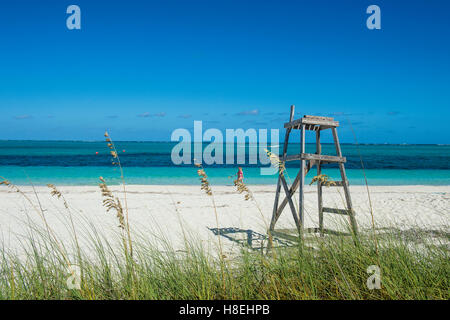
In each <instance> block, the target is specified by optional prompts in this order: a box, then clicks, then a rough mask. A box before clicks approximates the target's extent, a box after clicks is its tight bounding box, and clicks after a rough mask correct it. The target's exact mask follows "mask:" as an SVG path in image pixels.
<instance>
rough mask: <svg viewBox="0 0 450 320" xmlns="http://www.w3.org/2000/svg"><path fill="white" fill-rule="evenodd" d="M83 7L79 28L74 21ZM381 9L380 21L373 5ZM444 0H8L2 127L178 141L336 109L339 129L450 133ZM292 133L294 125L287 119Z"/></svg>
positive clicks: (37, 133) (11, 133) (11, 134)
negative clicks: (370, 25)
mask: <svg viewBox="0 0 450 320" xmlns="http://www.w3.org/2000/svg"><path fill="white" fill-rule="evenodd" d="M71 4H76V5H78V6H80V8H81V30H68V29H67V27H66V18H67V17H68V14H66V8H67V6H69V5H71ZM371 4H376V5H378V6H379V7H380V8H381V27H382V29H381V30H368V29H367V28H366V19H367V17H368V16H369V15H368V14H366V8H367V7H368V6H369V5H371ZM449 12H450V3H449V2H448V1H411V0H410V1H399V0H397V1H393V0H391V1H379V0H372V1H364V0H361V1H349V0H342V1H331V0H330V1H261V0H259V1H245V0H239V1H231V0H227V1H219V0H209V1H195V0H192V1H171V0H166V1H131V0H128V1H93V0H89V1H81V0H71V1H63V0H58V1H56V0H55V1H22V0H17V1H8V2H6V1H2V2H1V3H0V36H1V39H0V111H1V117H0V128H1V129H0V139H51V140H58V139H69V140H100V139H102V135H103V131H104V130H105V128H107V129H109V131H110V132H111V134H112V136H113V138H115V139H116V140H169V139H170V134H171V132H172V130H174V129H176V128H180V127H182V128H188V129H189V128H192V126H193V121H194V120H203V121H205V124H204V127H205V128H210V127H214V128H219V129H225V128H240V127H242V128H280V129H281V128H282V124H283V122H285V121H286V118H287V117H288V115H289V106H290V105H291V104H295V105H296V109H297V112H298V116H299V115H300V114H320V115H334V116H335V118H336V119H338V120H340V121H341V122H342V128H340V135H341V140H342V141H344V142H354V138H353V134H352V132H351V131H350V130H349V125H348V123H349V122H350V123H352V127H353V129H354V130H355V132H356V135H357V137H358V140H359V142H362V143H386V142H387V143H450V133H449V130H448V119H449V118H450V111H449V110H450V77H449V76H450V44H449V39H450V19H449ZM282 134H284V131H282Z"/></svg>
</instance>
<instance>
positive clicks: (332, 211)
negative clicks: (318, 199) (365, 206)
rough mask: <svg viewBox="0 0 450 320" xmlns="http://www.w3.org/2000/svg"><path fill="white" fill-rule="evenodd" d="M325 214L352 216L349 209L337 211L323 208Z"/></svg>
mask: <svg viewBox="0 0 450 320" xmlns="http://www.w3.org/2000/svg"><path fill="white" fill-rule="evenodd" d="M322 211H323V212H329V213H336V214H343V215H350V211H351V210H348V209H336V208H328V207H323V208H322Z"/></svg>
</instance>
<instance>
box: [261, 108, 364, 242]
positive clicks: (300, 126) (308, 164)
mask: <svg viewBox="0 0 450 320" xmlns="http://www.w3.org/2000/svg"><path fill="white" fill-rule="evenodd" d="M294 110H295V106H294V105H292V106H291V115H290V118H289V122H287V123H285V124H284V127H285V128H286V135H285V138H284V146H283V154H282V156H281V157H280V162H281V163H280V166H281V168H284V164H285V162H286V161H294V160H300V170H299V172H298V174H297V176H296V178H295V180H294V182H293V183H292V186H291V187H289V186H288V184H287V182H286V179H285V176H284V170H279V174H278V183H277V189H276V194H275V201H274V206H273V215H272V220H271V223H270V227H269V234H270V235H272V234H273V235H276V236H280V237H285V238H290V239H292V238H293V237H292V236H289V235H287V234H286V233H285V232H284V231H282V230H279V231H277V230H275V224H276V222H277V220H278V218H279V217H280V215H281V213H282V212H283V209H284V208H285V207H286V205H287V204H289V207H290V209H291V212H292V215H293V217H294V221H295V225H296V227H297V231H298V234H299V236H300V239H301V238H302V237H303V234H304V232H305V231H306V232H319V233H320V235H321V236H323V235H324V233H330V234H339V232H336V231H333V230H326V229H324V225H323V213H324V212H327V213H334V214H342V215H347V216H349V219H350V225H351V229H352V231H353V234H354V235H356V234H357V232H358V228H357V224H356V220H355V212H354V210H353V205H352V200H351V198H350V191H349V183H348V180H347V175H346V173H345V166H344V163H345V162H346V158H345V157H343V156H342V151H341V146H340V144H339V138H338V134H337V129H336V128H337V127H338V126H339V122H337V121H335V120H334V119H333V118H329V117H318V116H308V115H305V116H304V117H303V118H300V119H297V120H294ZM327 129H331V131H332V134H333V139H334V145H335V147H336V155H335V156H331V155H323V154H322V148H321V144H320V132H321V131H322V130H327ZM292 130H300V146H301V147H300V153H299V154H295V155H289V156H288V155H287V149H288V143H289V135H290V133H291V131H292ZM307 130H309V131H314V132H315V134H316V153H305V135H306V131H307ZM328 163H337V164H338V165H339V170H340V173H341V181H333V182H332V184H331V186H336V187H343V188H344V194H345V200H346V209H336V208H327V207H323V202H322V188H323V186H324V183H323V182H322V181H320V180H319V181H317V196H318V207H319V208H318V209H319V228H309V229H307V230H305V229H304V210H305V208H304V185H305V177H306V175H307V173H308V172H309V170H311V168H312V167H313V166H314V165H315V166H316V167H317V176H320V175H321V174H322V165H324V164H328ZM281 187H283V189H284V192H285V194H286V197H285V198H284V200H283V201H282V202H281V204H280V205H278V203H279V198H280V192H281ZM297 189H299V212H298V214H297V212H296V209H295V206H294V202H293V201H292V199H293V195H294V193H295V192H296V190H297ZM286 236H287V237H286ZM294 238H295V237H294ZM297 239H298V237H297Z"/></svg>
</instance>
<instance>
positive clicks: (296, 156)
mask: <svg viewBox="0 0 450 320" xmlns="http://www.w3.org/2000/svg"><path fill="white" fill-rule="evenodd" d="M294 160H319V161H323V162H347V159H346V158H345V157H336V156H327V155H323V154H314V153H301V154H294V155H290V156H286V158H284V161H294Z"/></svg>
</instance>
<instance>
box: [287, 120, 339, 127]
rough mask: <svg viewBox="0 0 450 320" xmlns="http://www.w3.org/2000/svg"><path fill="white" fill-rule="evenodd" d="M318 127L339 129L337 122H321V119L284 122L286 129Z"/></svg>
mask: <svg viewBox="0 0 450 320" xmlns="http://www.w3.org/2000/svg"><path fill="white" fill-rule="evenodd" d="M302 124H304V125H311V124H312V125H320V126H329V127H334V128H335V127H339V122H338V121H330V120H322V119H314V118H301V119H297V120H294V121H290V122H286V123H285V124H284V127H285V128H286V129H287V128H294V129H295V128H297V127H298V126H300V125H302Z"/></svg>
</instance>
